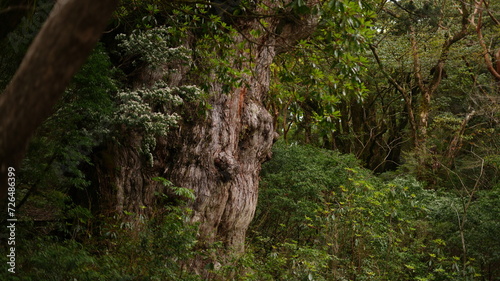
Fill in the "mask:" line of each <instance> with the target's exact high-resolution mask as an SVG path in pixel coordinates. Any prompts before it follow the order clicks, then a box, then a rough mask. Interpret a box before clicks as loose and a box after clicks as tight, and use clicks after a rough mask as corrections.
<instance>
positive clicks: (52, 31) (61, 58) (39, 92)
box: [0, 0, 118, 201]
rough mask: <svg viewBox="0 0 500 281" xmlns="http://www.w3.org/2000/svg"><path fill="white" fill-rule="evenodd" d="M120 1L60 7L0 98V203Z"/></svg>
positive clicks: (66, 3)
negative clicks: (10, 175) (10, 176)
mask: <svg viewBox="0 0 500 281" xmlns="http://www.w3.org/2000/svg"><path fill="white" fill-rule="evenodd" d="M117 4H118V1H116V0H104V1H95V0H94V1H90V0H89V1H77V0H67V1H58V2H57V4H56V5H55V7H54V9H53V10H52V12H51V14H50V15H49V18H48V19H47V21H46V22H45V24H44V25H43V26H42V29H41V30H40V32H39V33H38V35H37V36H36V38H35V40H34V41H33V43H32V44H31V46H30V48H29V49H28V52H27V53H26V55H25V57H24V59H23V61H22V63H21V65H20V66H19V69H18V70H17V72H16V74H15V75H14V77H13V78H12V80H11V81H10V83H9V85H8V86H7V88H6V89H5V91H4V92H3V94H2V95H0V132H1V135H0V161H1V162H0V180H1V185H0V191H1V192H0V200H1V201H3V200H4V198H5V196H6V192H7V184H6V183H7V179H6V176H7V168H8V167H9V166H12V167H15V168H19V165H20V163H21V160H22V158H23V156H24V153H25V149H26V146H27V145H28V142H29V140H30V138H31V136H32V135H33V134H34V132H35V130H36V129H37V128H38V126H40V125H41V124H42V122H43V121H45V119H46V118H48V117H49V116H50V115H51V114H52V111H53V107H54V105H55V103H56V102H57V101H58V100H59V99H60V97H61V96H62V94H63V92H64V89H65V88H66V86H67V85H68V84H69V82H70V80H71V78H72V77H73V75H74V74H75V73H76V71H78V69H79V68H80V66H81V65H82V64H83V63H84V62H85V59H86V58H87V56H88V55H89V53H90V51H91V50H92V48H93V47H94V46H95V44H96V43H97V41H98V40H99V37H100V36H101V34H102V31H103V30H104V28H105V27H106V25H107V23H108V20H109V18H110V17H111V14H112V12H113V11H114V9H115V7H116V5H117Z"/></svg>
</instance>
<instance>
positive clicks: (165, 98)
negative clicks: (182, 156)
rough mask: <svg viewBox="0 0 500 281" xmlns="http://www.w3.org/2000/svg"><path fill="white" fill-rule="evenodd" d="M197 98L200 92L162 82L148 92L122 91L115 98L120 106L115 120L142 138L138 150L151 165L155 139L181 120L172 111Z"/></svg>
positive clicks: (193, 88) (196, 89) (143, 90)
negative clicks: (140, 150)
mask: <svg viewBox="0 0 500 281" xmlns="http://www.w3.org/2000/svg"><path fill="white" fill-rule="evenodd" d="M199 95H200V90H199V89H198V88H197V87H195V86H180V87H169V86H168V85H166V84H165V83H163V82H160V83H157V84H155V85H154V86H153V87H152V88H148V89H138V90H134V91H124V92H121V93H119V94H118V96H117V98H118V103H119V104H118V110H117V112H116V115H115V121H116V122H117V123H118V124H122V125H124V126H125V127H126V128H127V129H128V130H133V131H135V132H139V133H140V134H141V135H142V136H143V140H142V148H141V149H142V152H143V153H144V154H145V156H146V157H147V160H148V162H149V164H150V165H152V164H153V155H152V152H153V149H154V148H155V146H156V137H159V136H165V135H166V134H167V132H168V131H169V129H170V128H171V127H173V126H176V125H177V122H178V120H179V119H180V116H179V115H178V114H177V113H175V112H172V111H173V109H174V108H175V107H177V106H179V105H181V104H182V103H183V102H184V100H185V99H187V100H191V99H194V98H196V97H197V96H199Z"/></svg>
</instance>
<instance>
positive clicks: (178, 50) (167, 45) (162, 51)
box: [116, 27, 189, 68]
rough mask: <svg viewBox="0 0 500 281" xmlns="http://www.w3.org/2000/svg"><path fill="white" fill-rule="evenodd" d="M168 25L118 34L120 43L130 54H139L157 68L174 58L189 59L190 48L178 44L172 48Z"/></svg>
mask: <svg viewBox="0 0 500 281" xmlns="http://www.w3.org/2000/svg"><path fill="white" fill-rule="evenodd" d="M170 29H171V28H168V27H157V28H153V29H149V30H146V31H142V30H135V31H134V32H133V33H132V34H130V35H126V34H118V35H117V36H116V39H117V40H118V41H121V43H120V44H118V46H119V47H121V48H122V49H123V50H124V52H125V54H126V55H128V56H139V57H140V59H141V60H142V61H144V62H145V63H146V64H147V65H148V66H150V67H152V68H155V67H158V66H160V65H162V64H165V63H168V62H171V61H173V60H179V59H180V60H185V61H187V60H189V50H188V49H187V48H185V47H182V46H178V47H175V48H172V46H171V42H170V41H171V40H170V33H171V32H170Z"/></svg>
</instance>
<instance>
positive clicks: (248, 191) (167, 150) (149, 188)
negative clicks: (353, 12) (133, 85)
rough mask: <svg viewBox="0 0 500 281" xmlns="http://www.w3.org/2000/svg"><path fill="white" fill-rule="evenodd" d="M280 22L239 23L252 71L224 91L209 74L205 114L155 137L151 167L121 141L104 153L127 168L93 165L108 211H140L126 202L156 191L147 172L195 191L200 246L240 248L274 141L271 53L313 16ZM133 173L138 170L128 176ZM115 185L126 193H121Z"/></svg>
mask: <svg viewBox="0 0 500 281" xmlns="http://www.w3.org/2000/svg"><path fill="white" fill-rule="evenodd" d="M268 2H269V3H267V4H268V5H269V6H273V5H274V3H273V2H272V1H268ZM271 10H272V9H271ZM258 13H265V11H258ZM280 20H281V19H280V18H273V17H269V18H267V19H266V21H267V22H268V24H267V25H266V27H265V28H263V26H262V24H261V23H260V22H259V20H257V19H248V21H246V22H245V24H244V25H241V26H244V28H243V29H242V30H240V34H239V35H238V36H237V37H238V38H235V39H234V42H235V43H234V45H235V46H237V45H238V43H240V42H244V44H246V46H247V48H245V49H248V50H250V52H249V53H242V54H241V55H242V56H247V57H246V59H248V61H249V62H248V63H244V64H243V65H239V66H236V65H235V66H234V68H235V69H237V70H244V69H245V70H250V72H249V73H251V74H248V75H244V76H243V77H241V80H242V83H241V86H239V87H234V88H232V89H231V90H229V91H225V90H224V89H226V88H227V86H228V85H226V84H225V82H224V81H220V80H218V79H217V78H216V76H217V73H212V78H213V80H212V82H209V84H210V88H209V96H210V101H209V102H210V105H211V109H210V110H208V112H207V115H206V117H204V116H198V117H194V116H191V118H189V119H190V120H187V119H188V118H185V121H184V122H182V123H181V124H180V126H179V128H178V129H177V130H176V131H172V132H170V133H169V136H168V137H167V138H166V139H160V140H158V143H157V150H156V152H155V159H156V161H155V166H154V167H153V170H155V173H150V172H147V173H144V171H141V168H140V165H144V164H140V165H139V166H137V165H136V164H137V161H136V160H135V159H138V158H137V157H136V156H137V155H136V154H134V153H131V152H128V151H129V150H131V149H134V146H129V147H122V150H123V151H121V152H120V151H119V150H116V149H113V148H108V150H107V152H106V153H107V154H108V155H110V159H115V160H116V159H122V160H123V161H124V162H123V163H120V164H114V165H119V166H121V169H128V170H127V171H128V172H125V173H113V174H112V175H113V176H110V175H109V174H108V172H109V171H111V170H116V169H117V168H119V167H115V166H114V165H113V164H111V165H109V167H108V168H105V169H102V167H105V166H106V164H105V163H104V162H103V163H101V164H100V165H99V166H98V170H99V169H101V171H98V173H99V174H100V181H101V182H100V185H101V187H103V189H101V196H111V198H110V199H109V200H107V201H104V202H115V205H116V206H114V207H113V204H108V208H111V211H121V210H122V207H121V206H123V208H125V207H126V206H128V207H127V208H133V209H134V210H137V209H138V208H137V207H132V206H131V205H130V204H128V203H127V202H130V203H131V204H134V202H135V201H134V199H132V198H131V197H130V196H129V195H130V194H132V192H133V193H134V194H152V193H154V190H156V189H157V188H158V187H157V186H156V185H155V184H154V183H152V182H150V181H148V177H153V176H155V175H159V176H162V177H165V178H167V179H168V180H170V181H172V182H173V183H174V184H175V185H176V186H182V187H186V188H190V189H192V190H194V193H195V195H196V200H195V201H194V202H192V205H191V208H192V209H193V217H192V222H193V223H199V233H198V234H199V241H200V247H202V248H204V247H210V246H211V244H213V243H214V242H222V244H223V248H222V250H221V251H220V252H219V253H220V255H219V256H218V258H220V259H221V260H219V261H220V262H224V261H225V260H224V259H225V258H229V257H230V256H232V255H239V254H241V253H242V252H243V251H244V242H245V234H246V231H247V228H248V226H249V224H250V222H251V220H252V218H253V216H254V211H255V208H256V205H257V197H258V182H259V172H260V169H261V164H262V163H263V162H264V161H266V160H267V159H269V157H270V156H271V147H272V144H273V142H274V139H275V132H274V125H273V118H272V116H271V114H270V113H269V112H268V111H267V110H266V108H265V107H264V105H263V101H264V99H265V97H266V95H267V92H268V90H269V83H270V65H271V63H272V61H273V59H274V57H275V55H276V52H278V51H284V50H286V48H287V47H289V46H292V45H293V44H294V43H295V42H296V41H297V40H300V39H302V38H305V37H307V36H309V35H310V34H311V32H312V31H313V29H314V24H315V21H314V20H310V21H309V20H308V21H307V22H306V21H304V20H302V21H301V22H287V24H286V25H285V26H284V27H283V28H282V30H281V34H280V35H277V34H275V33H274V30H276V26H278V25H279V24H280ZM257 29H258V30H260V31H261V32H262V35H261V36H260V37H259V38H256V39H255V41H253V42H248V40H247V38H252V36H251V35H250V31H252V30H257ZM188 83H189V82H188ZM117 154H122V156H120V155H117ZM123 155H129V156H130V155H132V156H133V157H125V156H123ZM127 159H128V160H127ZM115 163H116V161H115ZM149 171H151V170H149ZM130 173H137V174H138V175H139V176H138V175H136V176H130ZM125 186H130V188H125ZM106 190H108V191H106ZM109 190H111V191H109ZM120 190H122V191H123V192H125V194H124V195H120V194H119V192H120ZM120 198H125V199H124V200H125V202H121V201H120ZM148 198H149V197H147V196H146V197H143V200H142V201H141V202H146V201H148V200H149V199H148ZM146 199H147V200H146ZM148 202H152V201H148ZM135 204H138V203H137V202H135ZM145 207H146V208H141V210H144V211H143V212H147V210H148V209H149V207H150V206H147V205H146V206H145ZM123 210H125V209H123ZM126 211H128V210H126ZM209 262H216V260H215V259H214V258H209V259H208V260H203V259H201V258H199V259H195V260H194V261H193V264H192V268H193V269H194V270H195V271H197V272H200V273H201V272H202V271H203V269H204V267H205V265H206V264H207V263H209Z"/></svg>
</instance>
